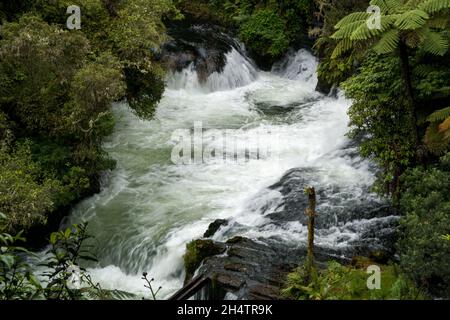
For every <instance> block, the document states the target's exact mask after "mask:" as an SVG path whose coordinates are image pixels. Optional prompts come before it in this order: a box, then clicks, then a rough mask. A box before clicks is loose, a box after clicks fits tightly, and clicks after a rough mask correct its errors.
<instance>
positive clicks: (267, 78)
mask: <svg viewBox="0 0 450 320" xmlns="http://www.w3.org/2000/svg"><path fill="white" fill-rule="evenodd" d="M226 61H227V62H226V65H225V67H224V68H223V71H222V72H215V73H212V74H210V75H209V77H208V78H207V79H206V80H205V81H199V78H198V75H197V72H196V70H195V66H194V65H190V66H189V67H188V68H186V69H184V70H182V71H181V72H176V73H173V74H171V75H169V77H168V80H167V90H166V92H165V94H164V97H163V99H162V101H161V102H160V104H159V106H158V109H157V111H156V114H155V118H154V119H153V120H151V121H142V120H139V119H137V118H136V117H135V115H133V114H132V113H131V112H130V111H129V109H128V108H127V106H125V105H124V104H118V105H116V106H115V108H114V110H115V116H116V119H117V125H116V130H115V133H114V134H113V135H112V136H111V137H109V139H108V141H107V142H106V143H105V145H104V148H105V150H106V151H107V152H108V153H109V154H110V155H111V156H112V157H113V158H114V159H116V160H117V168H116V169H115V170H113V171H112V172H111V174H110V175H109V178H108V179H107V181H106V182H105V183H104V185H103V188H102V191H101V193H99V194H97V195H95V196H93V197H91V198H89V199H86V200H85V201H83V202H82V203H80V204H79V205H77V206H76V208H74V210H73V212H72V214H71V218H70V222H79V221H81V220H87V221H89V232H90V233H91V234H93V235H95V237H96V242H95V243H96V245H97V249H96V251H95V252H94V253H95V254H96V255H97V256H98V258H99V261H100V262H99V264H98V265H95V266H89V271H90V273H91V275H92V277H93V279H94V281H98V282H100V283H101V285H102V287H103V288H106V289H108V288H109V289H120V290H124V291H129V292H133V293H136V294H146V292H145V288H144V287H143V283H142V281H141V279H140V277H141V276H140V275H141V273H142V272H144V271H146V272H148V274H149V275H150V276H151V277H153V278H155V286H159V285H161V286H162V287H163V290H162V295H161V297H167V296H168V295H170V294H171V293H173V292H174V291H176V290H177V289H179V288H180V287H181V286H182V283H183V277H184V271H183V270H184V269H183V254H184V252H185V245H186V243H188V242H189V241H191V240H193V239H195V238H199V237H202V235H203V233H204V232H205V230H206V229H207V227H208V225H209V224H210V223H211V222H212V221H214V220H215V219H217V218H221V219H228V220H229V221H230V223H229V225H228V226H227V227H226V228H223V229H221V231H220V232H218V233H217V234H216V235H215V236H214V238H215V239H216V240H226V239H227V238H228V237H230V236H232V235H243V236H246V237H250V238H252V239H263V238H269V237H270V238H274V239H275V238H276V239H279V241H284V242H286V243H289V244H290V245H292V246H298V245H302V244H303V243H304V241H305V239H306V227H305V225H304V223H302V221H301V219H299V218H298V217H299V216H301V214H300V213H298V211H296V210H301V209H300V207H299V204H298V202H297V199H299V197H300V198H301V193H296V192H297V191H298V192H300V191H299V190H297V189H299V188H302V187H303V184H304V183H308V184H312V185H314V186H316V189H318V190H322V191H324V192H323V193H319V199H318V203H319V206H318V211H319V212H323V215H322V216H323V219H324V220H323V222H320V221H319V223H318V228H319V231H318V234H317V244H318V245H321V246H325V247H329V248H341V249H343V250H344V249H346V248H350V247H352V246H354V245H355V243H358V241H361V239H363V238H364V237H365V234H366V233H367V232H369V231H373V229H371V228H372V227H373V226H379V227H380V228H388V227H389V223H390V222H391V220H392V219H394V218H393V217H390V216H386V217H381V218H372V217H371V216H370V215H366V216H363V217H361V216H359V212H360V211H358V212H354V210H353V211H352V210H349V208H352V207H357V206H359V205H361V203H369V204H378V203H380V200H379V199H378V198H377V197H376V196H375V195H373V194H371V193H370V192H369V191H368V189H369V186H370V185H371V184H372V182H373V180H374V176H373V168H372V165H371V164H370V162H368V161H366V160H362V159H361V158H360V157H359V156H358V155H357V153H356V152H355V146H354V145H352V143H351V141H349V139H348V138H347V136H346V132H347V131H348V128H347V124H348V116H347V110H348V108H349V105H350V102H349V101H348V100H346V99H345V98H344V97H343V96H342V95H339V97H338V98H333V97H326V96H323V95H321V94H319V93H317V92H315V91H314V88H315V85H316V82H317V75H316V67H317V59H316V58H315V57H314V56H313V55H312V54H311V53H309V52H308V51H306V50H300V51H298V52H292V53H290V54H289V55H287V57H286V58H284V59H283V60H281V61H280V62H279V63H277V64H275V65H274V67H273V70H272V71H271V72H263V71H260V70H257V68H256V67H255V66H254V64H253V63H252V62H251V60H250V59H249V58H248V57H246V56H245V55H243V54H242V53H241V52H240V51H238V50H236V49H232V50H231V51H230V52H228V53H227V54H226ZM195 122H201V123H202V125H203V129H202V131H201V134H202V136H203V137H202V141H203V142H202V143H203V147H205V148H208V147H209V148H212V147H215V146H217V145H219V144H221V143H222V142H221V141H220V139H219V140H218V139H217V135H218V132H219V133H222V132H225V133H226V136H227V138H230V139H233V141H236V146H237V147H236V148H237V149H239V146H242V145H245V144H246V143H254V144H255V143H256V142H258V143H260V142H261V141H262V142H266V143H268V144H270V146H271V152H270V153H267V154H266V155H265V156H262V157H259V158H253V159H248V161H244V162H236V163H225V162H223V161H219V160H220V159H219V160H218V161H212V162H208V163H199V164H194V165H184V164H174V163H173V162H172V161H171V152H172V150H173V148H174V146H175V145H176V144H177V143H178V142H177V141H174V132H175V131H176V130H179V129H186V130H188V131H189V129H191V128H192V127H193V125H194V123H195ZM238 151H239V150H238ZM241 151H242V150H241ZM244 153H245V151H244ZM287 172H289V173H288V174H287V175H286V173H287ZM296 188H297V189H296ZM369 207H370V205H368V206H367V208H369ZM369 211H370V210H369Z"/></svg>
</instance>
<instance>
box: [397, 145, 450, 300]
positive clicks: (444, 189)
mask: <svg viewBox="0 0 450 320" xmlns="http://www.w3.org/2000/svg"><path fill="white" fill-rule="evenodd" d="M402 181H403V185H404V186H403V196H402V200H401V208H402V210H403V212H404V214H405V215H404V217H403V218H402V219H401V221H400V225H401V230H402V233H401V235H402V236H401V238H400V240H399V241H398V248H399V254H400V263H401V266H402V268H403V269H404V270H405V271H406V272H407V273H408V275H410V276H411V277H412V278H413V279H415V280H416V281H417V283H419V284H421V285H423V286H426V287H427V288H429V289H432V290H436V291H441V293H443V294H444V295H446V296H447V297H449V296H450V291H449V287H448V283H450V273H449V270H450V242H449V241H446V240H445V239H444V236H445V235H448V234H449V233H450V193H449V192H448V190H450V153H447V155H446V156H444V157H442V159H441V162H440V164H439V165H438V166H436V167H431V168H428V169H423V168H420V167H418V168H414V169H411V170H409V171H407V172H406V173H405V174H404V175H403V176H402Z"/></svg>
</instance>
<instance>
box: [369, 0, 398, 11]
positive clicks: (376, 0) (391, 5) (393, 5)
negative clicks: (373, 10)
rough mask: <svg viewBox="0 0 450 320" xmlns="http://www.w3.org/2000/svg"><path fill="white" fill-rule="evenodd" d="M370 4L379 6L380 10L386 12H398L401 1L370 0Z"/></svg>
mask: <svg viewBox="0 0 450 320" xmlns="http://www.w3.org/2000/svg"><path fill="white" fill-rule="evenodd" d="M370 5H372V6H378V7H380V9H381V12H382V13H385V14H386V13H396V12H399V10H401V8H402V5H403V3H402V1H401V0H372V1H370Z"/></svg>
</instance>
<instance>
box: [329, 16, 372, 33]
mask: <svg viewBox="0 0 450 320" xmlns="http://www.w3.org/2000/svg"><path fill="white" fill-rule="evenodd" d="M371 15H372V14H371V13H367V12H354V13H350V14H349V15H347V16H345V17H344V18H342V19H341V20H340V21H339V22H338V23H337V24H336V25H335V26H334V28H335V29H340V28H341V27H342V26H345V25H348V24H350V23H353V22H355V21H367V19H369V18H370V17H371Z"/></svg>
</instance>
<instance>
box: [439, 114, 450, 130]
mask: <svg viewBox="0 0 450 320" xmlns="http://www.w3.org/2000/svg"><path fill="white" fill-rule="evenodd" d="M449 129H450V116H449V117H448V118H447V119H445V121H444V122H442V123H441V124H440V125H439V132H440V133H445V132H446V131H448V130H449Z"/></svg>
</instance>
